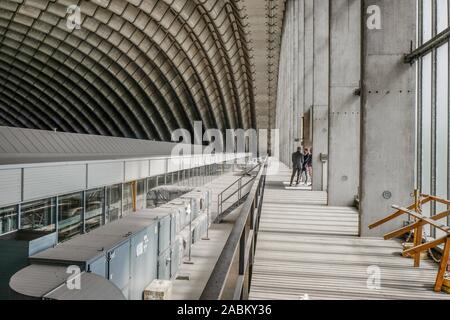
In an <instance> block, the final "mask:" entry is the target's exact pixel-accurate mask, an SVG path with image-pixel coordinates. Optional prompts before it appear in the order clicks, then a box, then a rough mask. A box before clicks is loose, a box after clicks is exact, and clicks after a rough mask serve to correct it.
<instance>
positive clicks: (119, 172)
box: [88, 161, 124, 189]
mask: <svg viewBox="0 0 450 320" xmlns="http://www.w3.org/2000/svg"><path fill="white" fill-rule="evenodd" d="M123 166H124V163H123V162H121V161H119V162H108V163H90V164H89V165H88V188H89V189H91V188H95V187H100V186H107V185H113V184H116V183H121V182H123V180H124V179H123V178H124V168H123Z"/></svg>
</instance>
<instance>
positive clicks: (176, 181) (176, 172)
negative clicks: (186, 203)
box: [172, 171, 179, 185]
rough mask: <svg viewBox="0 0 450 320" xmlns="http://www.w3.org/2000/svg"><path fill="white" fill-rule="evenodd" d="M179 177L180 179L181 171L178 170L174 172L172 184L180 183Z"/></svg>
mask: <svg viewBox="0 0 450 320" xmlns="http://www.w3.org/2000/svg"><path fill="white" fill-rule="evenodd" d="M178 179H179V172H178V171H175V172H172V184H173V185H177V184H178Z"/></svg>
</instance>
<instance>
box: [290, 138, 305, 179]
mask: <svg viewBox="0 0 450 320" xmlns="http://www.w3.org/2000/svg"><path fill="white" fill-rule="evenodd" d="M303 160H304V157H303V153H302V148H300V147H298V148H297V152H294V153H293V154H292V177H291V184H290V185H289V186H290V187H292V182H294V177H295V175H296V174H297V185H298V184H299V183H300V177H301V175H302V168H303Z"/></svg>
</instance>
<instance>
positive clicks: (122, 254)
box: [108, 241, 130, 298]
mask: <svg viewBox="0 0 450 320" xmlns="http://www.w3.org/2000/svg"><path fill="white" fill-rule="evenodd" d="M108 260H109V268H108V279H109V281H111V282H112V283H114V284H115V285H116V286H117V287H118V288H119V289H120V290H122V293H123V294H124V296H125V297H126V298H128V297H129V289H130V288H129V285H130V241H126V242H125V243H123V244H121V245H119V246H117V247H116V248H114V249H112V250H110V251H109V252H108Z"/></svg>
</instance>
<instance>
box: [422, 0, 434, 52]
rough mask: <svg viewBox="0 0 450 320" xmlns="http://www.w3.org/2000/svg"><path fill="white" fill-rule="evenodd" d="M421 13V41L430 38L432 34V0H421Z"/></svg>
mask: <svg viewBox="0 0 450 320" xmlns="http://www.w3.org/2000/svg"><path fill="white" fill-rule="evenodd" d="M422 8H423V9H422V12H423V13H422V14H423V16H422V17H423V35H422V37H423V42H424V43H425V42H427V41H428V40H430V39H431V38H432V35H433V25H432V21H433V15H432V13H433V9H432V0H423V7H422Z"/></svg>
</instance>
